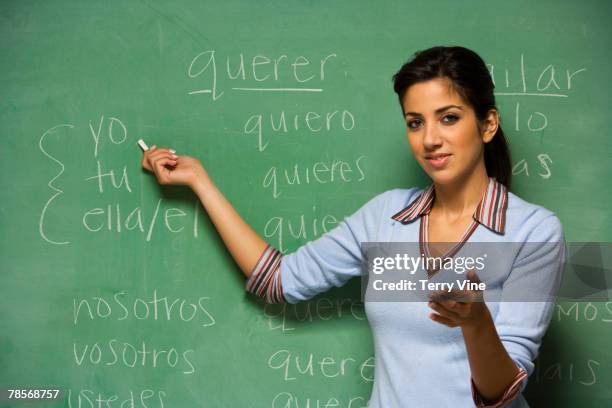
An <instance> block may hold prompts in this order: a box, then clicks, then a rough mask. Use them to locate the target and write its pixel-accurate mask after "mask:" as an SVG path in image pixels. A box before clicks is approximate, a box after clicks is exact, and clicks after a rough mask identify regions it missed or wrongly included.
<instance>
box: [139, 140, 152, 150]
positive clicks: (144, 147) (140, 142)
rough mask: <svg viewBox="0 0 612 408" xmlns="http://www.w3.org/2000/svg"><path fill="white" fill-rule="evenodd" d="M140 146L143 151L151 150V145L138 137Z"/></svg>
mask: <svg viewBox="0 0 612 408" xmlns="http://www.w3.org/2000/svg"><path fill="white" fill-rule="evenodd" d="M138 146H140V148H141V149H142V151H143V152H146V151H147V150H149V146H147V144H146V143H145V142H144V140H142V139H138Z"/></svg>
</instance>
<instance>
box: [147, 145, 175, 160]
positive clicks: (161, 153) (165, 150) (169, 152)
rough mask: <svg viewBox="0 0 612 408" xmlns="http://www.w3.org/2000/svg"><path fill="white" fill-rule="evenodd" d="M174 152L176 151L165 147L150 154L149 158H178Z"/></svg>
mask: <svg viewBox="0 0 612 408" xmlns="http://www.w3.org/2000/svg"><path fill="white" fill-rule="evenodd" d="M173 152H174V150H172V149H168V148H165V147H163V148H159V149H155V151H153V152H151V153H149V157H151V158H155V157H158V156H164V155H166V156H168V155H169V156H173V157H177V156H176V154H175V153H173Z"/></svg>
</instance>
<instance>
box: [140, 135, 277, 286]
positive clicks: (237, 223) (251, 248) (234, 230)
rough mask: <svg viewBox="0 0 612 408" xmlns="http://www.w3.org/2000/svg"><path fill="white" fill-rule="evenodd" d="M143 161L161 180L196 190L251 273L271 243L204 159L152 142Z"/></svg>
mask: <svg viewBox="0 0 612 408" xmlns="http://www.w3.org/2000/svg"><path fill="white" fill-rule="evenodd" d="M141 164H142V167H143V168H144V169H146V170H148V171H151V172H153V173H154V174H155V176H156V178H157V181H158V182H159V184H162V185H170V184H172V185H185V186H188V187H190V188H191V189H192V190H193V191H194V192H195V193H196V195H197V196H198V198H199V199H200V201H201V202H202V205H203V206H204V209H205V210H206V212H207V213H208V216H209V217H210V219H211V220H212V222H213V224H214V225H215V228H216V229H217V231H218V232H219V235H220V236H221V239H222V240H223V242H224V243H225V246H226V247H227V249H228V250H229V252H230V254H231V255H232V257H233V258H234V260H235V261H236V263H237V264H238V266H239V267H240V269H241V270H242V272H243V273H244V275H245V276H246V277H249V276H250V275H251V272H252V271H253V269H254V268H255V265H256V264H257V261H258V260H259V258H260V256H261V255H262V253H263V252H264V250H265V249H266V247H267V246H268V244H267V243H266V242H265V241H264V240H263V239H262V238H261V237H260V236H259V235H258V234H257V233H256V232H255V231H254V230H253V229H252V228H251V226H250V225H249V224H247V223H246V222H245V221H244V220H243V219H242V217H241V216H240V214H238V212H236V210H235V209H234V207H233V206H232V205H231V203H230V202H229V201H227V199H226V198H225V197H224V196H223V194H222V193H221V192H220V191H219V189H218V188H217V186H216V185H215V183H214V182H213V181H212V179H211V178H210V177H209V175H208V173H207V172H206V170H205V169H204V166H203V165H202V164H201V163H200V161H199V160H197V159H195V158H193V157H189V156H182V155H181V156H177V155H176V154H174V152H173V151H172V150H171V149H167V148H157V147H156V146H152V147H151V148H150V149H149V150H147V151H146V152H145V153H144V155H143V158H142V163H141Z"/></svg>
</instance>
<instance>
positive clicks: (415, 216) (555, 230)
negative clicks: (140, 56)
mask: <svg viewBox="0 0 612 408" xmlns="http://www.w3.org/2000/svg"><path fill="white" fill-rule="evenodd" d="M393 79H394V89H395V92H396V93H397V94H398V97H399V101H400V105H401V107H402V112H403V116H404V118H405V120H406V124H407V137H408V141H409V144H410V146H411V148H412V152H413V153H414V156H415V158H416V160H417V161H418V163H419V164H420V166H421V167H422V168H423V170H424V171H425V172H426V173H427V175H428V176H429V177H430V178H431V180H432V182H433V183H432V185H431V186H430V187H428V188H426V189H424V190H420V189H417V188H412V189H394V190H390V191H386V192H384V193H382V194H380V195H378V196H376V197H374V198H373V199H372V200H370V201H369V202H368V203H366V204H365V205H364V206H363V207H362V208H360V209H359V210H358V211H357V212H356V213H354V214H352V215H351V216H350V217H347V218H345V219H344V220H343V221H342V222H341V223H340V224H339V225H338V226H337V227H336V228H335V229H334V230H332V231H329V232H328V233H326V234H325V235H323V236H321V237H320V238H318V239H317V240H315V241H313V242H309V243H307V244H305V245H304V246H302V247H300V248H299V249H298V250H296V251H295V252H293V253H291V254H286V255H282V254H281V253H280V252H279V251H278V250H277V249H275V248H274V247H272V246H270V245H268V244H267V243H266V242H265V241H264V240H263V239H262V238H261V237H260V236H259V235H258V234H257V233H256V232H254V231H253V230H252V229H251V228H250V227H249V225H247V224H246V223H245V222H244V221H243V220H242V219H241V218H240V216H239V215H238V214H237V213H236V212H235V210H234V209H233V208H232V206H231V205H230V203H229V202H228V201H226V199H225V198H224V196H223V195H222V194H221V193H220V192H219V190H218V189H217V188H216V187H215V185H214V183H213V182H212V180H211V179H210V178H209V177H208V175H207V173H206V171H205V169H204V168H203V167H202V165H201V164H200V162H199V161H198V160H196V159H194V158H191V157H187V156H180V157H178V156H176V155H175V154H174V153H173V151H171V150H169V149H165V148H152V149H150V150H149V151H147V152H146V153H145V155H144V158H143V160H142V166H143V167H144V168H145V169H147V170H149V171H152V172H154V173H155V175H156V177H157V180H158V181H159V183H160V184H184V185H188V186H189V187H191V188H192V189H193V190H194V191H195V193H196V194H197V195H198V197H199V198H200V200H201V202H202V204H203V206H204V207H205V209H206V211H207V212H208V214H209V216H210V218H211V219H212V221H213V223H214V224H215V226H216V228H217V230H218V232H219V234H220V235H221V238H222V239H223V241H224V242H225V245H226V246H227V248H228V249H229V251H230V252H231V254H232V256H233V257H234V259H235V260H236V262H237V264H238V265H239V266H240V268H241V269H242V271H243V272H244V274H245V275H246V276H247V277H248V280H247V290H249V291H251V292H253V293H256V294H257V295H259V296H262V297H263V298H265V299H266V301H268V302H290V303H295V302H298V301H303V300H306V299H309V298H311V297H313V296H314V295H316V294H317V293H320V292H322V291H324V290H327V289H329V288H330V287H332V286H340V285H342V284H344V283H345V282H346V281H347V280H348V279H349V278H351V277H353V276H358V275H360V274H361V270H362V268H361V266H362V264H363V262H364V254H363V251H362V248H361V246H360V243H362V242H419V243H420V244H421V245H423V246H424V248H430V247H429V245H428V244H429V243H436V242H437V243H448V242H452V243H456V244H455V245H453V246H452V247H445V248H443V249H441V250H439V252H441V253H444V254H445V256H453V255H454V254H456V253H457V251H459V250H460V248H461V246H462V245H463V244H464V243H466V242H472V241H473V242H496V243H512V242H515V243H516V242H518V243H525V242H531V243H534V245H532V246H530V247H529V249H528V250H526V249H516V250H511V249H509V250H508V251H506V252H510V253H511V258H512V262H511V265H510V266H509V269H508V273H507V274H506V275H505V276H504V279H502V280H501V281H499V282H497V287H496V288H492V289H493V290H495V289H496V290H498V291H499V292H500V293H502V295H503V294H504V293H510V291H512V290H517V291H518V290H520V288H521V286H520V285H523V287H524V286H525V285H526V286H529V285H531V283H532V282H534V283H537V284H538V285H540V287H541V286H542V285H544V289H545V290H548V291H549V293H554V292H555V289H556V287H557V284H558V281H559V275H560V274H559V271H560V265H561V262H562V260H563V258H564V245H563V244H562V243H563V242H564V240H563V232H562V228H561V224H560V222H559V220H558V219H557V218H556V216H555V215H554V214H553V213H551V212H550V211H548V210H546V209H544V208H542V207H539V206H537V205H533V204H530V203H527V202H525V201H523V200H521V199H520V198H518V197H517V196H515V195H514V194H512V193H510V192H509V191H508V188H509V185H510V179H511V164H510V163H511V162H510V157H509V152H508V148H507V145H506V141H505V138H504V134H503V132H502V129H501V127H500V123H499V114H498V111H497V109H496V106H495V97H494V94H493V89H494V85H493V83H492V80H491V77H490V75H489V72H488V70H487V68H486V65H485V63H484V61H483V60H482V59H481V58H480V57H479V56H478V55H477V54H476V53H474V52H473V51H471V50H468V49H466V48H463V47H434V48H430V49H427V50H424V51H421V52H417V53H416V54H415V55H414V57H413V58H412V59H411V60H410V61H408V62H407V63H406V64H404V66H402V68H401V69H400V70H399V71H398V72H397V73H396V74H395V76H394V77H393ZM538 243H559V245H554V246H552V247H550V246H545V245H543V244H542V245H539V244H538ZM513 251H514V252H513ZM468 277H469V278H471V279H472V280H476V279H477V277H476V276H475V274H474V273H473V271H472V272H470V274H469V275H468ZM462 295H463V297H461V298H460V299H458V298H452V297H441V296H434V297H432V299H431V300H430V301H429V302H410V303H409V302H404V303H386V302H368V301H367V298H366V304H365V306H366V313H367V316H368V320H369V323H370V325H371V327H372V331H373V337H374V346H375V356H376V368H375V382H374V386H373V390H372V396H371V399H370V406H371V407H385V408H388V407H405V406H411V407H412V406H413V407H428V406H432V407H434V406H435V407H443V406H449V407H464V406H474V404H475V405H476V406H479V407H485V406H487V407H488V406H491V407H497V406H502V405H503V406H512V407H524V406H527V403H526V402H525V400H524V398H523V397H522V395H521V394H520V392H521V391H522V389H523V388H524V387H525V385H526V378H527V376H528V375H529V374H530V373H531V372H532V371H533V368H534V363H533V361H534V359H535V357H536V356H537V351H538V348H539V345H540V340H541V338H542V336H543V335H544V333H545V331H546V329H547V327H548V324H549V322H550V318H551V315H552V307H553V303H552V302H513V303H510V302H501V303H499V302H488V301H487V302H483V301H478V300H479V298H480V299H481V297H479V296H481V293H479V292H476V291H467V292H463V293H462ZM466 295H467V296H466Z"/></svg>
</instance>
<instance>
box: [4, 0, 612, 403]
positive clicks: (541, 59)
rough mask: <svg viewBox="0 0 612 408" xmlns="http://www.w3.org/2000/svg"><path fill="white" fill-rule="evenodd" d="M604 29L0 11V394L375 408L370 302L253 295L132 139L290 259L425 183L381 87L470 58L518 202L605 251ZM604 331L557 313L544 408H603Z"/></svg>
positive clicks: (511, 14)
mask: <svg viewBox="0 0 612 408" xmlns="http://www.w3.org/2000/svg"><path fill="white" fill-rule="evenodd" d="M610 15H612V6H611V5H610V3H609V2H606V1H587V2H582V3H579V2H570V1H561V2H559V1H539V2H535V3H534V2H528V1H518V2H502V1H493V2H491V1H487V2H484V1H475V2H456V1H419V2H416V1H394V2H391V1H390V2H366V1H334V2H312V1H309V2H305V1H295V0H293V1H269V2H251V1H244V0H241V1H227V2H211V1H180V2H179V1H177V2H162V1H152V0H146V1H124V2H91V1H83V2H69V1H46V2H41V1H19V2H17V1H14V2H3V3H2V5H1V6H0V19H1V24H0V43H1V44H2V59H1V60H0V74H1V76H0V81H1V83H2V87H1V89H2V94H1V96H0V101H1V107H0V115H1V118H0V134H1V136H2V149H1V150H0V158H1V160H0V169H1V171H0V177H1V180H2V187H3V188H2V194H3V199H2V203H1V205H0V210H1V211H0V223H1V225H2V229H1V233H0V251H1V256H2V274H1V275H2V278H1V279H2V284H1V285H0V288H1V289H0V292H1V293H0V310H1V313H2V319H0V344H1V348H0V349H1V350H2V352H1V354H0V367H1V369H0V386H1V387H4V388H5V389H6V388H18V387H21V388H32V387H55V388H59V389H62V390H63V392H64V394H63V397H62V399H61V401H59V402H44V403H40V406H69V407H79V406H82V407H89V406H90V402H89V401H91V406H98V405H97V404H98V402H96V400H97V399H100V400H102V401H103V402H102V404H106V402H105V401H109V404H110V406H113V407H114V406H120V404H121V403H122V402H125V401H128V403H129V402H130V401H131V400H132V399H133V401H134V406H138V407H143V406H149V407H160V406H164V407H171V406H173V407H186V406H203V407H230V406H231V407H305V406H309V407H353V408H355V407H362V406H365V404H366V401H367V399H368V396H369V393H370V389H371V386H372V375H373V366H374V360H373V355H372V344H371V337H370V333H369V328H368V325H367V321H366V320H365V315H364V312H363V305H362V304H361V303H360V294H359V282H356V281H352V282H350V283H349V284H348V285H347V286H346V287H343V288H341V289H339V290H334V291H331V292H329V293H325V294H322V295H320V296H319V297H317V298H315V299H313V300H312V301H310V302H306V303H303V304H298V305H295V306H289V305H287V306H265V305H263V304H262V303H261V302H259V301H258V300H256V299H254V298H252V297H251V296H248V295H246V294H245V292H244V278H243V276H242V275H241V273H240V272H239V270H238V268H237V267H236V266H235V265H234V263H233V261H232V259H231V257H230V256H229V255H228V253H227V252H226V250H225V249H224V247H223V244H222V243H221V241H220V240H219V238H218V236H217V235H216V232H215V230H214V228H213V226H212V224H211V223H210V222H209V220H208V218H207V216H206V214H205V213H204V212H203V211H202V208H201V206H200V205H199V203H198V202H197V200H196V197H195V195H194V194H193V193H191V192H190V191H188V190H186V189H185V188H180V187H163V188H162V187H159V186H158V185H157V183H156V182H155V180H154V178H153V177H152V176H151V175H150V174H145V173H144V172H143V171H142V170H141V169H140V165H139V160H140V157H141V152H140V150H139V149H138V147H137V145H136V141H137V140H138V139H139V138H143V139H144V140H145V141H147V142H148V143H149V144H157V145H158V146H170V147H172V148H174V149H175V150H176V151H177V152H178V154H189V155H192V156H196V157H198V158H200V159H201V160H202V161H203V163H204V164H205V166H206V167H207V169H208V171H209V173H210V174H211V176H212V177H213V179H214V180H215V181H216V183H217V185H218V186H219V188H220V189H221V190H222V191H223V193H224V194H225V195H226V196H227V197H228V199H229V200H230V201H231V202H232V203H233V204H234V205H235V207H236V209H237V210H238V211H239V212H240V213H241V215H242V216H243V217H244V218H245V219H246V220H247V221H248V222H249V223H250V224H251V225H252V226H253V227H254V228H255V229H256V230H257V231H258V232H260V233H261V234H263V235H264V236H265V237H266V239H267V240H268V241H269V242H270V243H272V244H273V245H276V246H277V247H279V248H281V249H282V250H283V251H285V252H287V251H292V250H294V249H295V248H297V247H298V246H300V245H301V244H303V243H305V242H307V241H309V240H312V239H315V238H316V237H318V236H320V235H321V234H322V233H324V232H325V231H326V230H329V229H330V228H333V226H334V225H335V224H337V223H338V222H339V221H340V220H342V218H343V217H345V216H347V215H349V214H351V213H352V212H353V211H355V210H357V209H358V208H359V207H360V206H361V205H363V204H364V203H365V202H366V201H367V200H368V199H370V198H371V197H373V196H375V195H376V194H378V193H381V192H383V191H385V190H388V189H391V188H397V187H400V188H408V187H412V186H424V185H425V184H426V183H427V180H426V178H425V177H424V175H423V174H422V173H421V171H420V170H419V168H418V167H417V165H416V164H415V161H414V160H413V158H412V157H411V154H410V152H409V147H408V144H407V142H406V139H405V128H404V123H403V121H402V118H401V114H400V108H399V105H398V104H397V100H396V96H395V94H394V93H393V91H392V87H391V75H392V74H393V73H394V72H395V71H396V70H397V69H398V68H399V66H400V65H401V64H402V63H403V62H404V61H406V60H407V59H408V58H409V57H410V56H411V55H412V53H414V52H415V51H417V50H419V49H424V48H428V47H430V46H434V45H463V46H466V47H469V48H472V49H474V50H475V51H477V52H478V53H479V54H480V55H481V56H482V57H483V58H484V59H485V61H486V62H487V64H488V66H489V69H490V71H491V74H492V76H493V79H494V82H495V84H496V94H497V100H498V106H499V108H500V112H501V117H502V126H503V128H504V130H505V132H506V134H507V137H508V139H509V142H510V145H511V148H512V153H513V165H514V184H513V191H514V192H515V193H516V194H518V195H519V196H521V197H523V198H524V199H526V200H528V201H531V202H534V203H537V204H540V205H543V206H545V207H547V208H549V209H551V210H552V211H554V212H555V213H556V214H557V215H558V216H559V218H560V219H561V221H562V223H563V225H564V229H565V233H566V238H567V240H568V241H599V242H610V240H611V239H612V233H611V232H610V231H612V218H611V215H610V214H611V213H610V204H609V203H610V199H611V198H612V194H611V192H612V190H611V187H610V183H609V180H610V178H611V176H612V165H611V164H610V162H609V158H610V152H611V151H612V138H611V137H610V136H609V130H608V128H607V127H606V126H607V118H609V113H608V107H609V106H610V104H611V102H612V101H611V99H610V92H609V89H608V86H606V84H607V83H608V79H609V75H610V70H609V66H610V62H611V59H612V55H611V53H610V50H611V49H612V44H611V39H612V28H611V25H610V24H609V18H610ZM611 321H612V303H610V302H581V303H575V302H574V303H563V304H560V305H558V309H557V311H556V312H555V316H553V321H552V324H551V328H550V330H549V332H548V334H547V336H546V338H545V341H544V345H543V347H542V350H541V351H542V352H541V355H540V357H539V358H538V361H537V368H536V372H535V373H534V374H533V375H532V376H531V377H530V383H529V386H528V390H527V397H528V400H529V401H530V403H531V404H532V405H533V406H544V404H546V406H559V407H571V406H576V405H580V406H602V404H604V401H609V400H610V399H611V398H612V390H611V388H610V387H609V385H610V378H611V377H610V374H611V373H612V366H610V361H612V359H611V357H612V353H611V351H610V348H609V345H610V338H611V334H612V331H611V329H610V327H611V325H610V322H611ZM79 400H80V404H81V405H79ZM128 403H126V405H125V406H127V404H128ZM2 404H3V406H14V405H12V403H8V402H4V403H2Z"/></svg>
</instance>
